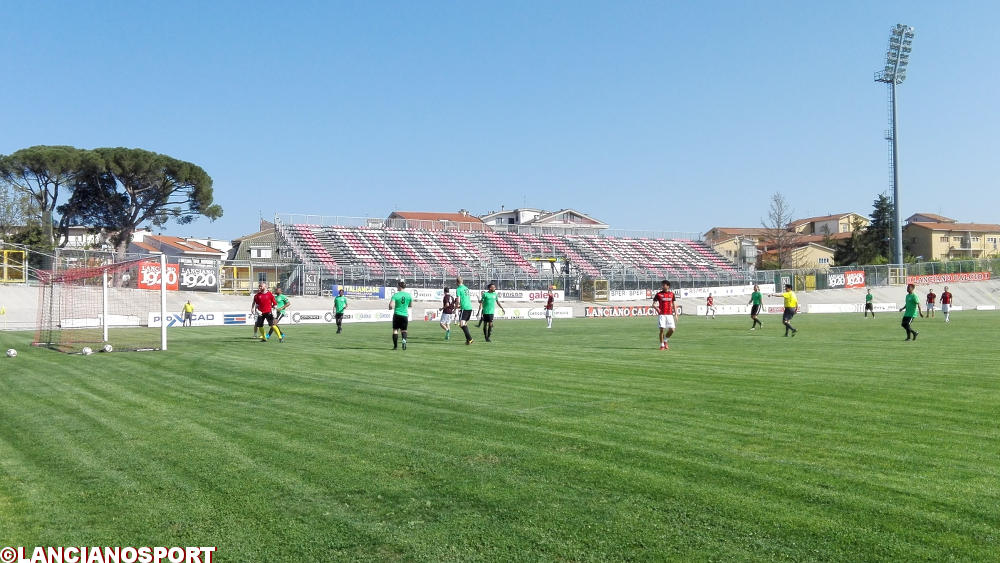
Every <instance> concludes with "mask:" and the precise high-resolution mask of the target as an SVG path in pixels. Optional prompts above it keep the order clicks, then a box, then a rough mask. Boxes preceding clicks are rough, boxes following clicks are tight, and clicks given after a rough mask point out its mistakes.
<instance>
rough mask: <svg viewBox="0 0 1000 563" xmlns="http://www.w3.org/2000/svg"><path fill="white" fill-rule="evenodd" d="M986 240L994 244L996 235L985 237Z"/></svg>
mask: <svg viewBox="0 0 1000 563" xmlns="http://www.w3.org/2000/svg"><path fill="white" fill-rule="evenodd" d="M986 242H992V243H994V244H995V243H996V242H997V237H986Z"/></svg>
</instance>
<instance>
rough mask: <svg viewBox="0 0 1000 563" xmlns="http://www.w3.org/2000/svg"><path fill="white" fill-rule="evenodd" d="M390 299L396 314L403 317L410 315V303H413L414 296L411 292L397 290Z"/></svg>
mask: <svg viewBox="0 0 1000 563" xmlns="http://www.w3.org/2000/svg"><path fill="white" fill-rule="evenodd" d="M389 301H392V306H393V309H392V312H393V313H394V314H396V315H399V316H401V317H408V316H410V305H412V304H413V297H411V296H410V294H409V293H407V292H405V291H397V292H396V293H393V294H392V297H391V298H390V299H389Z"/></svg>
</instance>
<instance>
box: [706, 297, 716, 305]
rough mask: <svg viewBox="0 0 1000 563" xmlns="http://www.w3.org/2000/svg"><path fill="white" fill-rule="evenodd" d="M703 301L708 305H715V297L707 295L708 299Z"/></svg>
mask: <svg viewBox="0 0 1000 563" xmlns="http://www.w3.org/2000/svg"><path fill="white" fill-rule="evenodd" d="M705 303H706V304H708V306H709V307H711V306H712V305H715V298H713V297H709V298H708V299H706V300H705Z"/></svg>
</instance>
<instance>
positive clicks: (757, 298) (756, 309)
mask: <svg viewBox="0 0 1000 563" xmlns="http://www.w3.org/2000/svg"><path fill="white" fill-rule="evenodd" d="M763 304H764V296H763V295H761V294H760V286H759V285H756V284H754V286H753V293H751V294H750V301H749V302H748V303H747V305H750V318H751V319H753V324H752V325H750V330H757V325H760V328H764V323H762V322H760V319H758V318H757V315H759V314H760V308H761V306H762V305H763Z"/></svg>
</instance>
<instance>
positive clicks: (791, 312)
mask: <svg viewBox="0 0 1000 563" xmlns="http://www.w3.org/2000/svg"><path fill="white" fill-rule="evenodd" d="M794 316H795V307H785V313H784V314H783V315H781V320H782V322H786V323H787V322H788V321H790V320H792V317H794Z"/></svg>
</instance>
